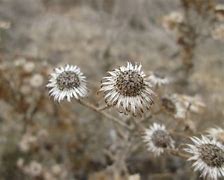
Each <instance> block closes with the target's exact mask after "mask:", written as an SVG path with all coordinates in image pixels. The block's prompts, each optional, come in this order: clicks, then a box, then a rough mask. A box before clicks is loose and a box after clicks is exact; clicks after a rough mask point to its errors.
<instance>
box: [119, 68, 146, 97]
mask: <svg viewBox="0 0 224 180" xmlns="http://www.w3.org/2000/svg"><path fill="white" fill-rule="evenodd" d="M144 86H145V84H144V80H143V78H142V77H141V75H140V74H139V73H138V72H136V71H131V70H128V71H125V72H121V74H120V75H119V76H118V78H117V81H116V88H117V90H118V91H119V93H120V94H122V95H123V96H138V95H140V94H141V92H142V90H143V89H144Z"/></svg>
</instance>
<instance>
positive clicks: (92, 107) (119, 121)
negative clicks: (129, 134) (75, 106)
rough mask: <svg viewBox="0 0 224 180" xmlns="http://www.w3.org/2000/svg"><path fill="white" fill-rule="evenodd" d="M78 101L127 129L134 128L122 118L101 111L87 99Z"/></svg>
mask: <svg viewBox="0 0 224 180" xmlns="http://www.w3.org/2000/svg"><path fill="white" fill-rule="evenodd" d="M78 102H79V103H80V104H81V105H83V106H85V107H87V108H89V109H92V110H93V111H95V112H97V113H99V114H101V115H102V116H104V117H106V118H108V119H110V120H112V121H113V122H115V123H117V124H119V125H121V126H122V127H124V128H126V129H128V130H132V129H131V128H130V127H129V126H128V125H126V124H125V123H123V122H122V121H121V120H119V119H117V118H115V117H114V116H111V115H109V114H107V113H106V112H103V111H99V109H98V108H97V107H96V106H94V105H93V104H91V103H89V102H86V101H83V100H78Z"/></svg>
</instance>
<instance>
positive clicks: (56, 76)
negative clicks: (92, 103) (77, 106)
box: [47, 65, 87, 102]
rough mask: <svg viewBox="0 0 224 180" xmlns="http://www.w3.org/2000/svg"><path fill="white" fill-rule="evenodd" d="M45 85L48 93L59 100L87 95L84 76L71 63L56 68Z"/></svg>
mask: <svg viewBox="0 0 224 180" xmlns="http://www.w3.org/2000/svg"><path fill="white" fill-rule="evenodd" d="M47 87H48V88H49V89H50V90H49V93H50V95H51V96H54V99H55V100H58V101H59V102H60V101H61V100H63V99H65V98H66V99H67V100H68V101H71V98H72V97H75V98H76V99H79V98H80V97H85V96H86V95H87V87H86V77H85V76H84V75H83V73H82V72H81V71H80V68H79V67H77V66H73V65H66V66H65V67H59V68H56V69H55V70H54V72H53V73H52V74H51V78H50V80H49V83H48V84H47Z"/></svg>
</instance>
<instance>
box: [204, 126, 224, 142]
mask: <svg viewBox="0 0 224 180" xmlns="http://www.w3.org/2000/svg"><path fill="white" fill-rule="evenodd" d="M207 132H208V136H209V137H211V138H214V139H216V140H217V141H219V142H221V143H222V144H224V129H222V128H210V129H208V131H207Z"/></svg>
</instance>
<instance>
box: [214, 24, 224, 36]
mask: <svg viewBox="0 0 224 180" xmlns="http://www.w3.org/2000/svg"><path fill="white" fill-rule="evenodd" d="M212 37H213V39H215V40H223V39H224V25H223V24H221V25H219V26H217V27H216V28H214V29H213V30H212Z"/></svg>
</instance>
